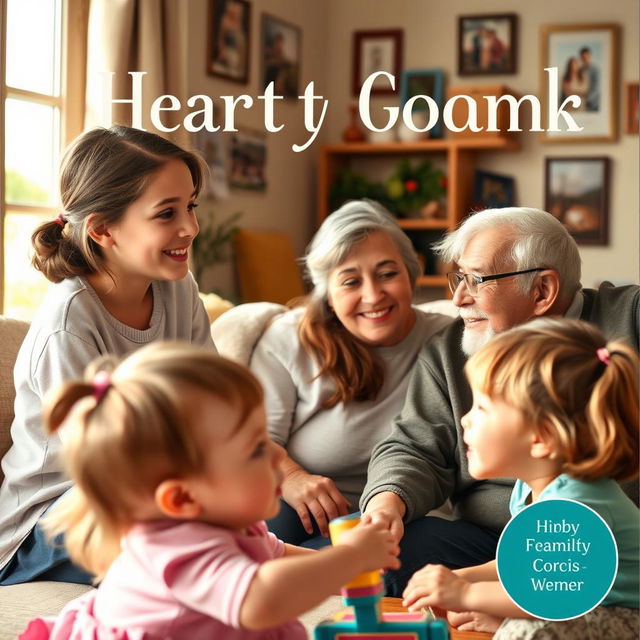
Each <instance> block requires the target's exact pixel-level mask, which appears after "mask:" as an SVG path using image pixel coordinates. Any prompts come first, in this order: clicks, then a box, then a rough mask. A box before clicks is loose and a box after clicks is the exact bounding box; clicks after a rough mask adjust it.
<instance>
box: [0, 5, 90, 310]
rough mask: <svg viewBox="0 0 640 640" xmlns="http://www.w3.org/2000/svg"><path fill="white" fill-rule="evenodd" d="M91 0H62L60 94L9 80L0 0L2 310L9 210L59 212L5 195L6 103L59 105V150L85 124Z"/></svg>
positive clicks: (3, 10)
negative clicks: (15, 201) (26, 87)
mask: <svg viewBox="0 0 640 640" xmlns="http://www.w3.org/2000/svg"><path fill="white" fill-rule="evenodd" d="M89 2H90V0H62V22H61V27H62V43H61V62H60V64H61V74H60V95H59V96H49V95H46V94H41V93H37V92H33V91H26V90H24V89H17V88H14V87H10V86H8V85H7V83H6V68H7V67H6V40H7V38H6V34H7V0H0V28H1V29H2V32H1V33H0V43H1V45H2V46H0V73H1V74H2V78H0V80H1V81H0V132H2V135H0V313H4V309H5V307H4V297H5V296H4V293H5V292H4V281H5V277H4V276H5V271H4V256H5V246H4V224H5V216H6V214H7V212H8V211H10V212H11V213H12V214H20V213H25V214H46V215H50V216H52V217H53V216H54V215H56V212H57V208H56V207H55V206H42V205H25V204H13V203H11V204H9V203H7V201H6V199H5V143H4V138H5V136H4V130H5V104H6V101H7V99H9V98H16V99H20V100H26V101H29V102H37V103H39V104H46V105H48V106H52V107H55V108H57V109H59V112H60V146H59V152H60V153H61V152H62V150H63V149H64V148H65V147H66V146H67V145H68V144H69V143H70V142H71V141H72V140H73V139H74V138H75V137H77V136H78V135H79V134H80V133H81V132H82V130H83V128H84V113H85V92H86V69H87V24H88V18H89Z"/></svg>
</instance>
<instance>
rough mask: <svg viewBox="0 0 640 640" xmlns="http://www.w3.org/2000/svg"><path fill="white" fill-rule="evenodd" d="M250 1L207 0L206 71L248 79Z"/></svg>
mask: <svg viewBox="0 0 640 640" xmlns="http://www.w3.org/2000/svg"><path fill="white" fill-rule="evenodd" d="M250 18H251V5H250V4H249V2H248V0H209V23H208V29H209V46H208V48H207V73H209V74H210V75H212V76H219V77H221V78H225V79H227V80H233V81H235V82H242V83H246V82H247V81H248V80H249V36H250V33H251V31H250V25H251V19H250Z"/></svg>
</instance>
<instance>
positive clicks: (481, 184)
mask: <svg viewBox="0 0 640 640" xmlns="http://www.w3.org/2000/svg"><path fill="white" fill-rule="evenodd" d="M513 206H515V179H514V178H513V177H512V176H505V175H502V174H499V173H492V172H490V171H482V170H481V169H476V172H475V179H474V187H473V205H472V209H473V210H474V211H482V210H483V209H500V208H502V207H513Z"/></svg>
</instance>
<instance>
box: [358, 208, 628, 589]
mask: <svg viewBox="0 0 640 640" xmlns="http://www.w3.org/2000/svg"><path fill="white" fill-rule="evenodd" d="M436 250H437V251H438V252H439V254H440V255H441V257H442V259H443V261H444V262H455V263H457V265H458V271H456V272H453V273H450V274H449V276H448V277H449V286H450V288H451V291H452V293H453V302H454V303H455V304H456V306H457V307H458V308H459V309H460V318H459V319H458V320H457V321H456V322H454V323H453V324H451V325H449V327H448V328H446V329H444V330H443V331H441V332H440V334H438V335H437V336H436V337H435V338H433V339H432V340H430V341H429V344H427V345H426V346H425V347H424V348H423V350H422V352H421V354H420V356H419V358H418V362H417V364H416V368H415V370H414V374H413V379H412V381H411V383H410V386H409V391H408V393H407V397H406V400H405V405H404V408H403V410H402V413H401V414H400V416H399V417H398V418H396V420H395V422H394V425H393V428H392V430H391V433H390V435H389V436H388V437H387V438H386V439H385V440H383V441H381V442H380V443H379V444H378V445H377V446H376V448H375V449H374V451H373V454H372V457H371V461H370V463H369V471H368V482H367V485H366V487H365V489H364V492H363V495H362V500H361V503H360V506H361V509H362V511H363V512H364V513H365V516H367V515H368V516H369V517H370V518H371V519H373V520H376V521H382V522H384V523H385V524H386V525H387V526H388V527H389V528H390V529H391V530H392V531H393V532H394V533H395V534H396V536H397V538H398V539H400V538H402V542H401V555H400V559H401V561H402V568H401V569H400V570H399V571H396V572H390V573H389V574H388V576H387V591H388V593H389V595H396V596H400V595H401V594H402V591H403V589H404V587H405V585H406V582H407V580H408V579H409V577H411V575H412V574H413V572H414V571H415V570H416V569H418V568H420V567H422V566H423V565H425V564H427V563H438V564H445V565H447V566H449V567H450V568H459V567H466V566H472V565H476V564H481V563H484V562H487V561H489V560H492V559H494V558H495V552H496V545H497V541H498V537H499V535H500V532H501V530H502V528H503V527H504V525H505V524H506V522H507V520H508V519H509V513H508V505H509V496H510V493H511V488H512V481H511V480H509V479H504V480H485V481H478V480H475V479H474V478H472V477H471V476H470V475H469V472H468V469H467V459H466V453H465V445H464V443H463V439H462V431H461V427H460V418H461V417H462V416H463V415H464V414H465V413H467V411H469V409H470V408H471V405H472V395H471V389H470V388H469V385H468V383H467V381H466V379H465V376H464V372H463V368H464V364H465V361H466V359H467V357H468V356H470V355H471V354H472V353H474V352H475V351H477V350H478V349H479V348H480V347H481V346H483V345H484V344H485V343H486V342H488V341H489V340H490V339H491V338H492V336H494V335H495V334H496V333H499V332H501V331H505V330H506V329H509V328H511V327H513V326H516V325H518V324H521V323H524V322H526V321H527V320H530V319H532V318H535V317H538V316H545V315H563V316H566V317H568V318H581V319H583V320H587V321H590V322H592V323H594V324H596V325H597V326H598V327H600V329H601V330H602V331H603V332H604V333H605V335H606V336H607V337H610V338H613V337H616V338H621V339H623V340H626V341H627V342H628V343H629V344H630V345H632V346H633V347H634V348H635V349H636V350H638V346H639V344H638V343H639V336H638V332H639V325H640V287H638V286H635V285H634V286H627V287H613V286H612V285H611V284H609V283H604V284H603V285H601V286H600V288H599V289H598V290H597V291H595V290H592V289H582V288H581V285H580V255H579V253H578V248H577V246H576V243H575V241H574V240H573V238H571V236H570V235H569V234H568V233H567V231H566V229H565V228H564V227H563V226H562V224H560V222H558V220H556V219H555V218H554V217H553V216H552V215H550V214H548V213H546V212H545V211H540V210H539V209H528V208H520V207H512V208H505V209H488V210H486V211H482V212H480V213H476V214H475V215H473V216H471V217H469V218H467V219H466V220H465V222H464V223H463V224H462V225H461V226H460V227H459V229H458V230H456V231H454V232H452V233H450V234H448V235H447V236H446V237H445V238H444V239H443V240H442V241H441V242H440V243H439V245H438V246H437V247H436ZM629 492H630V493H632V494H633V492H634V487H632V488H629ZM632 497H634V498H635V499H636V502H637V489H636V495H635V496H632ZM448 499H449V500H450V501H451V503H452V505H453V509H454V520H453V521H449V520H444V519H442V518H437V517H429V516H428V517H423V516H424V514H425V513H427V512H429V511H431V510H433V509H436V508H437V507H439V506H441V505H442V504H443V503H444V502H445V501H446V500H448ZM405 523H407V526H406V529H405V528H404V524H405ZM403 534H404V537H403Z"/></svg>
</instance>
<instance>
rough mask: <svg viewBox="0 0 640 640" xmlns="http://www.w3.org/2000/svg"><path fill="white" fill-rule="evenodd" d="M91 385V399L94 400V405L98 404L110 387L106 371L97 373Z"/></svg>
mask: <svg viewBox="0 0 640 640" xmlns="http://www.w3.org/2000/svg"><path fill="white" fill-rule="evenodd" d="M91 384H92V386H93V397H94V398H95V400H96V404H98V403H99V402H100V400H102V398H103V397H104V394H105V393H106V392H107V390H108V389H109V387H110V386H111V376H110V375H109V374H108V373H107V372H106V371H98V373H96V375H95V376H94V378H93V381H92V383H91Z"/></svg>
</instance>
